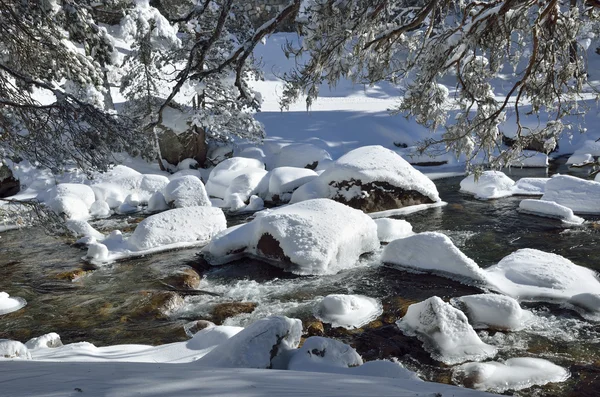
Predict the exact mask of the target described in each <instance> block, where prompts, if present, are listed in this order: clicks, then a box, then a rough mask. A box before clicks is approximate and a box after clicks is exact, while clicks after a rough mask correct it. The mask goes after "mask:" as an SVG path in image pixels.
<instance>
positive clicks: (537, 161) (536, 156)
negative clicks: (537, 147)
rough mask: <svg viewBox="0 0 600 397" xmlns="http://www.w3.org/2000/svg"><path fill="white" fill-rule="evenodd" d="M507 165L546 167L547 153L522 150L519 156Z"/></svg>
mask: <svg viewBox="0 0 600 397" xmlns="http://www.w3.org/2000/svg"><path fill="white" fill-rule="evenodd" d="M509 165H510V166H511V167H522V168H547V167H548V155H547V154H545V153H540V152H536V151H533V150H523V152H522V153H521V156H519V157H518V158H516V159H514V160H512V161H511V162H510V164H509Z"/></svg>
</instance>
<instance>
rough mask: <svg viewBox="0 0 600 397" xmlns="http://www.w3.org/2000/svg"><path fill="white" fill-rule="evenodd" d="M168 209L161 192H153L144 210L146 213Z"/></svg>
mask: <svg viewBox="0 0 600 397" xmlns="http://www.w3.org/2000/svg"><path fill="white" fill-rule="evenodd" d="M168 209H169V204H167V200H166V199H165V196H164V194H162V193H161V192H155V193H154V194H153V195H152V196H150V200H148V207H147V208H146V210H147V211H148V212H160V211H165V210H168Z"/></svg>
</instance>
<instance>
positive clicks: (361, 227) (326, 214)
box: [204, 199, 379, 275]
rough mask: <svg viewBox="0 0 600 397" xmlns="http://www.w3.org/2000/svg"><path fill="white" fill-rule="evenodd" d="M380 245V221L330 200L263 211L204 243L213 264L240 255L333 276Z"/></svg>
mask: <svg viewBox="0 0 600 397" xmlns="http://www.w3.org/2000/svg"><path fill="white" fill-rule="evenodd" d="M377 248H379V240H378V239H377V225H376V224H375V222H374V221H373V220H372V219H371V218H370V217H369V216H368V215H366V214H364V213H363V212H361V211H358V210H355V209H352V208H350V207H348V206H346V205H343V204H340V203H337V202H335V201H332V200H328V199H317V200H309V201H303V202H301V203H297V204H293V205H289V206H286V207H280V208H277V209H274V210H269V211H263V212H260V213H258V216H256V218H255V219H253V220H252V221H251V222H249V223H246V224H243V225H240V226H237V227H234V228H230V229H228V230H227V231H226V232H224V233H222V234H220V235H218V236H217V237H215V238H214V239H213V240H212V241H211V242H210V244H209V245H208V246H207V247H205V249H204V253H205V257H206V258H207V260H209V261H210V262H211V263H212V264H214V265H219V264H223V263H227V262H228V261H231V260H234V259H236V258H239V256H241V255H251V256H258V257H261V258H264V259H266V260H268V261H270V262H273V263H274V264H275V265H277V266H281V267H283V268H284V269H285V270H288V271H291V272H293V273H296V274H301V275H309V274H333V273H336V272H338V271H340V270H342V269H344V268H348V267H352V266H354V265H355V264H356V263H357V262H358V259H359V256H360V255H362V254H364V253H366V252H371V251H374V250H376V249H377Z"/></svg>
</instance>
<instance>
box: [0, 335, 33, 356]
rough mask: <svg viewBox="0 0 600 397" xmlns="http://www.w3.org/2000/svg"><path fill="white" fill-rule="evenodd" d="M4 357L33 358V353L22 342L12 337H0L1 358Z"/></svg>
mask: <svg viewBox="0 0 600 397" xmlns="http://www.w3.org/2000/svg"><path fill="white" fill-rule="evenodd" d="M3 358H9V359H11V358H20V359H24V360H31V353H29V350H27V347H26V346H25V345H24V344H22V343H21V342H17V341H15V340H10V339H0V360H1V359H3Z"/></svg>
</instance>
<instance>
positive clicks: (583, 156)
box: [567, 153, 595, 167]
mask: <svg viewBox="0 0 600 397" xmlns="http://www.w3.org/2000/svg"><path fill="white" fill-rule="evenodd" d="M594 161H595V160H594V156H592V155H591V154H590V153H574V154H573V155H571V156H570V157H569V158H568V159H567V165H573V166H576V167H582V166H584V165H587V164H593V163H594Z"/></svg>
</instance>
